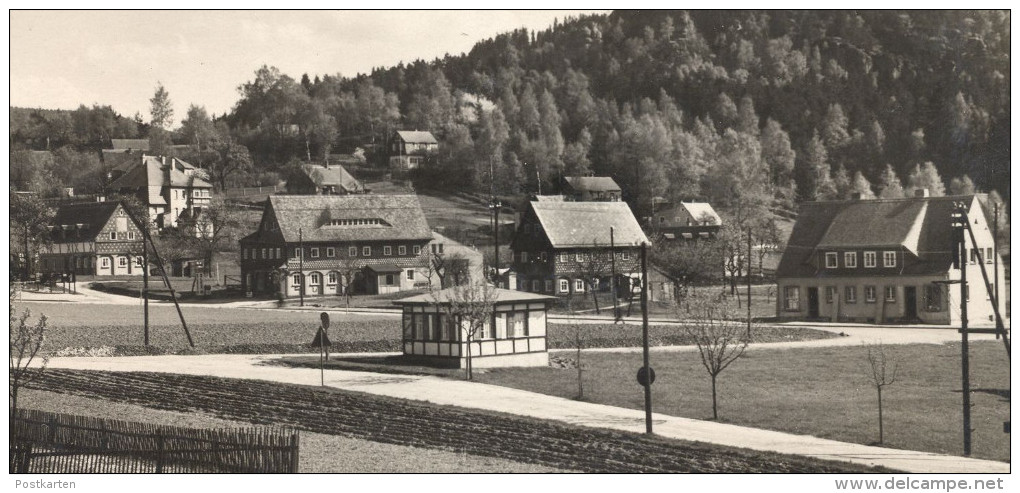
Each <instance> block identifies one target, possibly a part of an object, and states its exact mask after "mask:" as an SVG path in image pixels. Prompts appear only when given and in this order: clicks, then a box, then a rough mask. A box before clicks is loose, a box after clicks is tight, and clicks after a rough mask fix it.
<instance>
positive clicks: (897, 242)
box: [776, 195, 980, 277]
mask: <svg viewBox="0 0 1020 493" xmlns="http://www.w3.org/2000/svg"><path fill="white" fill-rule="evenodd" d="M976 197H977V196H975V195H957V196H951V197H911V198H905V199H889V200H849V201H828V202H806V203H804V204H802V205H801V206H800V212H799V214H798V217H797V222H796V223H795V224H794V226H793V231H792V232H791V234H790V239H789V241H788V242H787V245H786V250H785V251H784V252H783V257H782V259H781V260H780V261H779V267H778V269H777V271H776V276H777V277H814V276H815V275H816V274H817V273H818V266H817V265H816V258H817V257H816V255H817V252H819V251H823V250H834V251H839V250H861V249H867V248H875V249H892V248H895V249H903V250H905V251H906V252H908V253H909V254H911V255H912V256H913V257H914V259H913V260H912V261H910V262H904V263H903V265H902V266H901V269H900V270H899V271H898V273H900V274H902V275H937V274H944V273H946V272H947V271H948V269H949V266H950V264H951V262H952V254H951V245H950V238H951V237H952V234H951V233H952V231H951V222H952V221H951V216H952V212H953V203H954V202H958V201H962V202H966V203H968V204H971V206H972V207H973V206H974V205H973V204H974V201H975V200H976ZM978 207H980V205H978Z"/></svg>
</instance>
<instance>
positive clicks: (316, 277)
mask: <svg viewBox="0 0 1020 493" xmlns="http://www.w3.org/2000/svg"><path fill="white" fill-rule="evenodd" d="M320 282H322V276H321V275H320V274H319V273H318V272H312V284H319V283H320Z"/></svg>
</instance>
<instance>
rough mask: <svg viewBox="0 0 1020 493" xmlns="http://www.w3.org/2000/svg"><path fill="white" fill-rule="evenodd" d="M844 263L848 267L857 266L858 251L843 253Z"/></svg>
mask: <svg viewBox="0 0 1020 493" xmlns="http://www.w3.org/2000/svg"><path fill="white" fill-rule="evenodd" d="M843 265H844V266H845V267H847V268H854V267H857V252H845V253H843Z"/></svg>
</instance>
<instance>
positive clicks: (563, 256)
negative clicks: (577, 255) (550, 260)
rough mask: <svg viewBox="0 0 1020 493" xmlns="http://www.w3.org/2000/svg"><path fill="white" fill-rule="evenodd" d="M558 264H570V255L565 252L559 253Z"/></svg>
mask: <svg viewBox="0 0 1020 493" xmlns="http://www.w3.org/2000/svg"><path fill="white" fill-rule="evenodd" d="M560 262H563V263H567V262H570V254H569V253H567V252H560Z"/></svg>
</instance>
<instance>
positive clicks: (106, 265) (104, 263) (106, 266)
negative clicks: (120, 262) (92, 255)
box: [99, 257, 110, 269]
mask: <svg viewBox="0 0 1020 493" xmlns="http://www.w3.org/2000/svg"><path fill="white" fill-rule="evenodd" d="M99 265H100V267H102V268H104V269H109V268H110V258H109V257H103V260H102V261H101V262H99Z"/></svg>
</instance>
